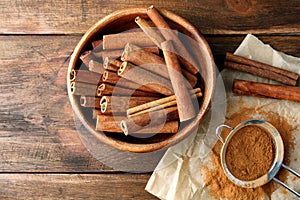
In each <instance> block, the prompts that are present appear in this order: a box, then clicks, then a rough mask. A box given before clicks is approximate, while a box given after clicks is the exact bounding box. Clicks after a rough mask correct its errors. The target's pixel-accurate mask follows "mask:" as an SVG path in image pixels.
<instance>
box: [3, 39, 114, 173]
mask: <svg viewBox="0 0 300 200" xmlns="http://www.w3.org/2000/svg"><path fill="white" fill-rule="evenodd" d="M78 39H79V37H73V36H66V37H57V36H44V37H36V36H21V37H12V36H1V37H0V49H1V51H2V52H3V53H2V54H1V55H0V60H1V66H0V77H1V79H0V116H1V118H0V150H1V154H0V160H1V163H0V171H62V172H64V171H101V170H109V168H108V167H105V166H104V165H103V164H101V163H100V162H99V161H97V160H96V159H94V158H93V157H92V156H90V154H89V153H88V151H87V150H86V149H85V147H84V146H83V145H82V143H81V141H80V139H79V137H78V134H77V132H76V129H75V125H74V120H73V112H72V109H71V106H70V103H69V100H68V96H67V90H66V76H67V65H68V58H69V55H70V54H71V52H72V49H73V48H74V47H75V45H76V43H77V42H78Z"/></svg>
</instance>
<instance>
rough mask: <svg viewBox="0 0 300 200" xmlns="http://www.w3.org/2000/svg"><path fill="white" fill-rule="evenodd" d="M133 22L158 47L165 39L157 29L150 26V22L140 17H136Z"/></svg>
mask: <svg viewBox="0 0 300 200" xmlns="http://www.w3.org/2000/svg"><path fill="white" fill-rule="evenodd" d="M135 22H136V23H137V24H138V25H139V27H140V28H141V29H142V30H143V31H144V33H145V34H146V35H147V36H148V37H149V38H150V39H151V40H152V41H153V43H154V44H155V45H156V46H158V47H160V44H161V43H162V42H163V41H165V38H164V37H163V36H162V35H161V34H160V33H159V31H158V30H157V29H155V28H153V27H151V26H150V24H149V23H148V22H147V21H146V20H145V19H142V18H141V17H139V16H138V17H136V18H135Z"/></svg>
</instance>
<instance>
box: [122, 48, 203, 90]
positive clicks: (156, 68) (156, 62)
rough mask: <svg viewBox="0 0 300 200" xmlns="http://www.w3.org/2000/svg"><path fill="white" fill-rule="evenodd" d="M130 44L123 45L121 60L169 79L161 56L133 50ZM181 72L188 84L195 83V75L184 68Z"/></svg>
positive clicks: (193, 84) (192, 84) (141, 50)
mask: <svg viewBox="0 0 300 200" xmlns="http://www.w3.org/2000/svg"><path fill="white" fill-rule="evenodd" d="M131 46H132V45H131V44H127V45H126V46H125V49H124V52H123V54H122V56H121V60H122V61H127V62H131V63H133V64H135V65H137V66H139V67H141V68H143V69H145V70H148V71H150V72H153V73H155V74H157V75H160V76H162V77H164V78H166V79H168V80H169V79H170V78H169V73H168V69H167V67H166V64H165V61H164V59H163V58H162V57H160V56H158V55H155V54H153V53H150V52H147V51H145V50H143V49H139V50H135V51H133V50H132V47H131ZM182 73H183V74H184V76H185V77H186V79H187V80H188V81H189V83H190V85H191V86H192V87H194V86H195V85H196V83H197V77H196V76H194V75H193V74H191V73H190V72H188V71H187V70H184V69H182Z"/></svg>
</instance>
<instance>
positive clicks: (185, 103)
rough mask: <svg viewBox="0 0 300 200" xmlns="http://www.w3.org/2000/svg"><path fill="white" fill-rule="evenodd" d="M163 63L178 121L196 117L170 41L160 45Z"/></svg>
mask: <svg viewBox="0 0 300 200" xmlns="http://www.w3.org/2000/svg"><path fill="white" fill-rule="evenodd" d="M161 48H162V50H163V53H164V57H165V61H166V64H167V67H168V72H169V76H170V79H171V83H172V86H173V89H174V93H175V97H176V102H177V107H178V114H179V119H180V121H181V122H183V121H187V120H190V119H192V118H194V117H195V116H196V112H195V108H194V106H193V101H192V97H191V95H190V93H189V90H188V84H187V82H186V80H185V79H184V77H183V75H182V72H181V68H180V64H179V61H178V60H177V56H176V54H175V53H174V47H173V44H172V41H171V40H167V41H165V42H163V43H161Z"/></svg>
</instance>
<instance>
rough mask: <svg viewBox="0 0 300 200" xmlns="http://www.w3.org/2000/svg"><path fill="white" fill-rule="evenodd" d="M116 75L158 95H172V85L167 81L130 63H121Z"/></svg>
mask: <svg viewBox="0 0 300 200" xmlns="http://www.w3.org/2000/svg"><path fill="white" fill-rule="evenodd" d="M118 75H119V76H122V77H125V78H126V79H129V80H130V81H133V82H135V83H138V84H140V85H146V86H147V87H148V88H151V89H152V90H154V91H156V92H158V93H160V94H163V95H166V96H169V95H172V94H173V90H172V85H171V82H170V81H169V80H167V79H165V78H163V77H161V76H158V75H156V74H154V73H151V72H149V71H147V70H144V69H142V68H139V67H136V66H134V65H133V64H131V63H128V62H123V63H122V65H121V67H120V69H119V71H118Z"/></svg>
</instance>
